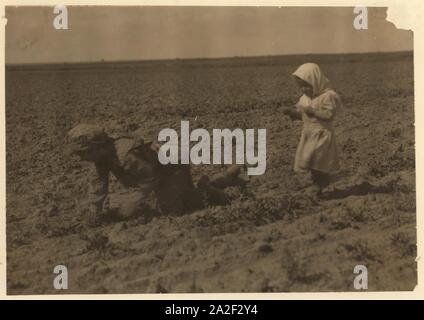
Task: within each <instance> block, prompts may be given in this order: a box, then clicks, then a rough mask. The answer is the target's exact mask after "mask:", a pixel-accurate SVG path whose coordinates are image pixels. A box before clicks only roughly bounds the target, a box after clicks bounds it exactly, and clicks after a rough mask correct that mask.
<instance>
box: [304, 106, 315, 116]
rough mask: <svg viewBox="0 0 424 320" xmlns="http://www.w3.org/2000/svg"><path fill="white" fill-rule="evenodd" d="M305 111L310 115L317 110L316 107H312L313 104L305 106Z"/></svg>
mask: <svg viewBox="0 0 424 320" xmlns="http://www.w3.org/2000/svg"><path fill="white" fill-rule="evenodd" d="M303 112H305V113H306V114H307V115H308V116H314V115H315V111H314V108H312V106H307V107H303Z"/></svg>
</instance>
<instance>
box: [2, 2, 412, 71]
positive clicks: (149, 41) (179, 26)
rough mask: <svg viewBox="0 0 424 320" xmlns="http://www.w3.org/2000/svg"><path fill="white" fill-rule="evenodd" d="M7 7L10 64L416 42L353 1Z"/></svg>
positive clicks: (397, 46) (382, 14) (344, 49)
mask: <svg viewBox="0 0 424 320" xmlns="http://www.w3.org/2000/svg"><path fill="white" fill-rule="evenodd" d="M67 9H68V24H69V29H68V30H56V29H55V28H54V27H53V20H54V18H55V14H54V12H53V7H6V18H7V24H6V48H5V50H6V63H7V64H18V63H51V62H55V63H56V62H59V63H61V62H84V61H101V60H105V61H116V60H150V59H175V58H180V59H184V58H215V57H234V56H262V55H284V54H314V53H355V52H390V51H408V50H412V49H413V34H412V31H406V30H398V29H396V27H395V26H394V25H393V24H392V23H390V22H388V21H386V20H385V18H386V8H369V9H368V30H356V29H354V27H353V19H354V18H355V14H354V13H353V8H349V7H339V8H335V7H321V8H318V7H282V8H277V7H112V6H97V7H93V6H91V7H89V6H68V7H67Z"/></svg>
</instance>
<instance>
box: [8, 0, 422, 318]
mask: <svg viewBox="0 0 424 320" xmlns="http://www.w3.org/2000/svg"><path fill="white" fill-rule="evenodd" d="M5 18H6V20H7V23H6V26H5V48H4V50H5V63H6V65H5V123H6V250H7V252H6V259H7V260H6V261H7V265H6V268H7V273H6V276H7V294H8V295H16V296H20V295H63V294H129V293H131V294H145V293H150V294H160V293H205V294H207V293H265V292H275V293H283V292H308V293H309V292H364V291H372V292H387V291H396V292H397V291H409V292H410V291H412V290H414V288H415V287H416V286H417V261H416V258H417V219H416V218H417V215H416V183H415V181H416V170H415V125H414V123H415V116H414V51H413V48H414V46H413V32H412V31H411V30H404V29H398V28H396V26H395V25H394V24H393V23H391V22H390V21H388V20H387V19H386V18H387V8H386V7H365V6H362V7H259V6H258V7H247V6H237V7H236V6H197V7H196V6H76V5H72V6H71V5H69V6H65V5H57V6H7V7H6V8H5ZM172 312H175V310H172Z"/></svg>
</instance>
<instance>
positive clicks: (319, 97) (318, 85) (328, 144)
mask: <svg viewBox="0 0 424 320" xmlns="http://www.w3.org/2000/svg"><path fill="white" fill-rule="evenodd" d="M294 75H295V76H297V77H299V78H301V79H302V80H304V81H306V82H307V83H309V84H310V85H312V88H313V91H314V96H315V98H313V99H310V98H308V97H307V96H305V95H304V96H302V97H301V98H300V100H299V102H298V104H297V108H298V110H299V111H300V112H301V113H302V120H303V131H302V136H301V138H300V142H299V145H298V147H297V151H296V158H295V163H294V170H295V171H297V172H305V171H309V170H317V171H320V172H324V173H328V174H333V173H336V172H337V171H338V170H339V160H338V156H337V146H336V138H335V134H334V129H333V118H334V115H335V112H336V109H338V108H339V107H340V106H341V101H340V98H339V96H338V95H337V93H336V92H334V91H333V90H330V89H326V86H327V84H328V80H327V78H326V77H325V76H324V75H323V74H322V73H321V70H320V69H319V67H318V66H317V65H316V64H313V63H307V64H304V65H302V66H301V67H299V69H298V70H296V72H295V73H294ZM308 105H310V106H312V108H313V109H314V113H315V115H314V116H309V115H307V114H306V113H305V112H303V108H304V107H306V106H308Z"/></svg>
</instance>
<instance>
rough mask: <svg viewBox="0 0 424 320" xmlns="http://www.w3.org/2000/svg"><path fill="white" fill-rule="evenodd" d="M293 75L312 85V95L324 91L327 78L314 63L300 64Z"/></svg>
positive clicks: (327, 81) (317, 94)
mask: <svg viewBox="0 0 424 320" xmlns="http://www.w3.org/2000/svg"><path fill="white" fill-rule="evenodd" d="M293 75H294V76H296V77H299V78H300V79H302V80H303V81H306V82H307V83H309V84H310V85H311V86H312V89H313V91H314V97H316V96H319V95H320V94H321V93H323V92H324V91H325V89H326V88H327V85H328V83H329V80H328V79H327V78H326V77H325V75H324V74H323V73H322V72H321V69H320V67H319V66H318V65H317V64H315V63H305V64H302V65H301V66H300V67H299V68H298V69H297V70H296V71H295V72H294V73H293Z"/></svg>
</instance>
